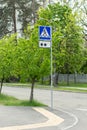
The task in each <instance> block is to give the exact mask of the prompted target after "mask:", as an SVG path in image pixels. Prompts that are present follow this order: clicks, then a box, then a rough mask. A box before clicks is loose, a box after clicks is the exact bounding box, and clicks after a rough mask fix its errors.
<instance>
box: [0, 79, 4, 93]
mask: <svg viewBox="0 0 87 130" xmlns="http://www.w3.org/2000/svg"><path fill="white" fill-rule="evenodd" d="M3 81H4V77H3V78H2V79H1V87H0V94H1V92H2V86H3Z"/></svg>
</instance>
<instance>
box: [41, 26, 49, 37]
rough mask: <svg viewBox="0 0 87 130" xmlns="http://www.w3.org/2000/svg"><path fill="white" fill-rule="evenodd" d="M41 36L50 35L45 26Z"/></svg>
mask: <svg viewBox="0 0 87 130" xmlns="http://www.w3.org/2000/svg"><path fill="white" fill-rule="evenodd" d="M40 37H50V36H49V34H48V32H47V30H46V28H45V27H44V29H43V31H42V33H41V35H40Z"/></svg>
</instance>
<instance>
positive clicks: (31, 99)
mask: <svg viewBox="0 0 87 130" xmlns="http://www.w3.org/2000/svg"><path fill="white" fill-rule="evenodd" d="M34 84H35V79H32V86H31V94H30V101H33V98H34V96H33V93H34Z"/></svg>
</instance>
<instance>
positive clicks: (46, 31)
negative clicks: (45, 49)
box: [39, 26, 52, 41]
mask: <svg viewBox="0 0 87 130" xmlns="http://www.w3.org/2000/svg"><path fill="white" fill-rule="evenodd" d="M51 30H52V29H51V27H50V26H39V40H46V41H51V39H52V36H51V34H52V32H51Z"/></svg>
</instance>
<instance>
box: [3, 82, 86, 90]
mask: <svg viewBox="0 0 87 130" xmlns="http://www.w3.org/2000/svg"><path fill="white" fill-rule="evenodd" d="M4 85H6V86H11V87H12V86H13V87H14V86H16V87H30V86H31V84H29V83H26V84H22V83H5V84H4ZM35 88H37V89H38V88H39V89H48V90H49V89H50V85H40V84H38V83H36V84H35ZM53 90H61V91H71V92H85V93H87V83H76V84H74V83H70V84H69V86H67V84H66V83H63V82H62V83H59V84H58V86H57V87H53Z"/></svg>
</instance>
